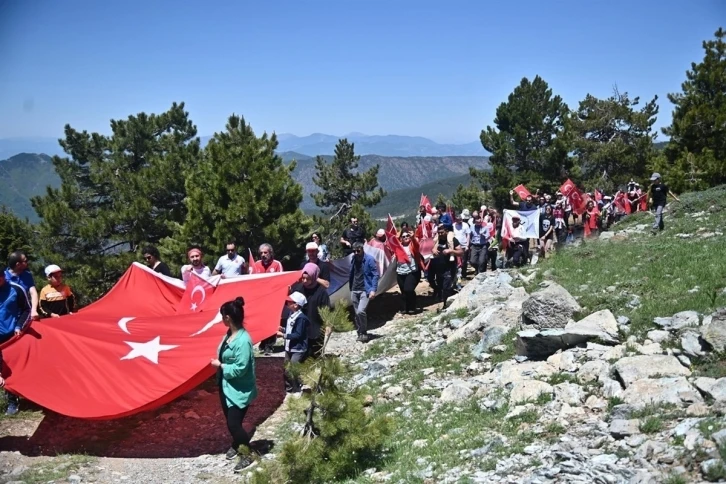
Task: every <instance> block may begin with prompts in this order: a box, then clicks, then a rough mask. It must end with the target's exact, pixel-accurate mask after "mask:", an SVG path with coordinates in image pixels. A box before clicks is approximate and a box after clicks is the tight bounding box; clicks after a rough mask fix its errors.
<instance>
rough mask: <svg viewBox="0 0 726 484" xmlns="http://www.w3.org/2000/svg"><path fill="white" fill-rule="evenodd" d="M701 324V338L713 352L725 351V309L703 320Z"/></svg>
mask: <svg viewBox="0 0 726 484" xmlns="http://www.w3.org/2000/svg"><path fill="white" fill-rule="evenodd" d="M703 323H704V325H703V326H702V327H701V337H702V338H703V339H704V340H705V341H706V342H707V343H708V344H709V345H711V347H712V348H713V349H714V350H716V351H718V352H723V351H724V350H725V349H726V308H720V309H718V310H717V311H716V312H714V313H713V314H711V315H710V316H709V317H706V318H704V320H703Z"/></svg>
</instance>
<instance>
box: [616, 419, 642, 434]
mask: <svg viewBox="0 0 726 484" xmlns="http://www.w3.org/2000/svg"><path fill="white" fill-rule="evenodd" d="M608 432H610V435H612V436H613V437H615V438H616V439H623V438H625V437H629V436H631V435H635V434H638V433H640V420H638V419H637V418H634V419H631V420H621V419H615V420H613V421H612V422H610V427H609V428H608Z"/></svg>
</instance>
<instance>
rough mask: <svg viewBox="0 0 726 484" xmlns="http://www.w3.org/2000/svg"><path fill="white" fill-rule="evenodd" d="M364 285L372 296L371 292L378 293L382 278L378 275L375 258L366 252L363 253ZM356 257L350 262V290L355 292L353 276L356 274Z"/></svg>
mask: <svg viewBox="0 0 726 484" xmlns="http://www.w3.org/2000/svg"><path fill="white" fill-rule="evenodd" d="M362 267H363V284H364V286H365V288H366V293H367V294H370V293H371V291H377V290H378V278H379V277H380V276H379V274H378V264H376V261H375V260H374V259H373V257H371V256H369V255H368V254H366V253H365V252H364V253H363V265H362ZM355 268H356V263H355V255H354V256H353V259H352V260H351V261H350V275H349V277H348V288H349V289H350V290H353V275H354V274H355Z"/></svg>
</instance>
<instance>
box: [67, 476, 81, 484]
mask: <svg viewBox="0 0 726 484" xmlns="http://www.w3.org/2000/svg"><path fill="white" fill-rule="evenodd" d="M82 480H83V478H82V477H81V476H79V475H78V474H71V475H70V476H68V482H70V483H73V484H78V483H79V482H81V481H82Z"/></svg>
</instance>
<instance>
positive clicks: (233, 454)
mask: <svg viewBox="0 0 726 484" xmlns="http://www.w3.org/2000/svg"><path fill="white" fill-rule="evenodd" d="M224 457H225V459H227V460H232V459H234V458H235V457H237V449H235V448H234V447H230V448H229V450H228V451H227V453H226V454H225V455H224Z"/></svg>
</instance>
